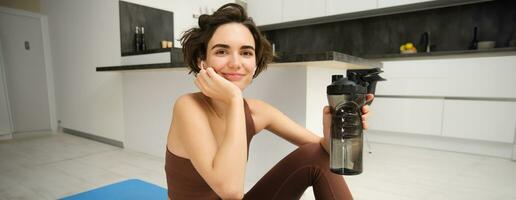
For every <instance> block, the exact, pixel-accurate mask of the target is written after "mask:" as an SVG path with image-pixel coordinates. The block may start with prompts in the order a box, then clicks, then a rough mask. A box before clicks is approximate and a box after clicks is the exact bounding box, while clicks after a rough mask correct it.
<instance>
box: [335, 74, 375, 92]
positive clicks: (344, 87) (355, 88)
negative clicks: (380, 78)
mask: <svg viewBox="0 0 516 200" xmlns="http://www.w3.org/2000/svg"><path fill="white" fill-rule="evenodd" d="M334 79H335V80H334ZM357 93H358V94H365V93H367V88H366V87H364V86H362V85H359V84H357V83H355V82H353V81H350V80H348V79H347V78H345V77H343V76H342V75H333V76H332V83H331V84H330V85H328V87H326V94H328V95H341V94H357Z"/></svg>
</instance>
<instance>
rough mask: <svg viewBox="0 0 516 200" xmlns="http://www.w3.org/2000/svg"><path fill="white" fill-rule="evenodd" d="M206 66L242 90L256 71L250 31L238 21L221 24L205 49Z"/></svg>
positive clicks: (253, 45)
mask: <svg viewBox="0 0 516 200" xmlns="http://www.w3.org/2000/svg"><path fill="white" fill-rule="evenodd" d="M206 51H207V57H206V66H207V67H212V68H213V69H214V70H215V72H217V73H218V74H219V75H221V76H222V77H224V78H225V79H226V80H228V81H230V82H232V83H233V84H235V85H236V86H238V87H239V88H240V89H241V90H244V88H246V87H247V86H248V85H249V84H250V83H251V81H252V80H253V75H254V73H255V71H256V57H255V43H254V38H253V35H252V34H251V31H249V29H248V28H247V27H245V26H244V25H242V24H239V23H228V24H224V25H221V26H219V27H218V28H217V30H215V33H214V34H213V36H212V38H211V40H210V41H209V42H208V47H207V49H206Z"/></svg>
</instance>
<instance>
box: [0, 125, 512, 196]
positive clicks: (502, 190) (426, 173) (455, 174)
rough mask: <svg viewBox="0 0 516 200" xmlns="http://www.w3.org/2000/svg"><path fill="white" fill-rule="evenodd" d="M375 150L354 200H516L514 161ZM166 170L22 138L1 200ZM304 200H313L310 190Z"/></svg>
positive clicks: (61, 140)
mask: <svg viewBox="0 0 516 200" xmlns="http://www.w3.org/2000/svg"><path fill="white" fill-rule="evenodd" d="M372 148H373V153H372V154H367V155H365V156H364V159H365V161H364V162H365V168H364V173H363V174H361V175H358V176H350V177H346V181H347V182H348V185H349V187H350V189H351V191H352V192H353V194H354V197H355V199H358V200H378V199H382V200H391V199H392V200H405V199H407V200H409V199H410V200H426V199H428V200H430V199H431V200H439V199H442V200H455V199H465V200H466V199H467V200H472V199H479V200H480V199H482V200H486V199H488V200H514V199H516V162H513V161H509V160H506V159H500V158H493V157H485V156H477V155H469V154H460V153H452V152H443V151H435V150H429V149H419V148H412V147H405V146H397V145H386V144H374V143H373V144H372ZM163 166H164V161H163V158H160V157H155V156H150V155H146V154H142V153H138V152H133V151H129V150H125V149H120V148H116V147H112V146H109V145H105V144H101V143H98V142H94V141H91V140H88V139H83V138H79V137H75V136H72V135H68V134H37V135H34V134H31V135H23V134H20V135H16V138H15V139H13V140H9V141H0V199H1V200H4V199H9V200H11V199H13V200H14V199H16V200H18V199H20V200H21V199H30V200H33V199H38V200H44V199H56V198H61V197H65V196H68V195H71V194H75V193H79V192H83V191H86V190H89V189H92V188H96V187H99V186H103V185H107V184H110V183H113V182H117V181H121V180H126V179H130V178H138V179H141V180H145V181H148V182H151V183H155V184H157V185H160V186H162V187H165V188H166V179H165V174H164V170H163ZM253 184H254V183H247V185H246V190H248V189H249V188H250V187H251V186H252V185H253ZM302 199H304V200H308V199H314V198H313V195H312V194H311V190H310V189H309V190H307V192H306V193H305V195H304V196H303V198H302Z"/></svg>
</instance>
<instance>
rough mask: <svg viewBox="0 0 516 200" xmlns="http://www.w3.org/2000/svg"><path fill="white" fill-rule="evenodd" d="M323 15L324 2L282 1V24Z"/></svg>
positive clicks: (307, 0) (306, 0)
mask: <svg viewBox="0 0 516 200" xmlns="http://www.w3.org/2000/svg"><path fill="white" fill-rule="evenodd" d="M325 15H326V2H325V1H321V0H283V22H288V21H296V20H303V19H309V18H316V17H323V16H325Z"/></svg>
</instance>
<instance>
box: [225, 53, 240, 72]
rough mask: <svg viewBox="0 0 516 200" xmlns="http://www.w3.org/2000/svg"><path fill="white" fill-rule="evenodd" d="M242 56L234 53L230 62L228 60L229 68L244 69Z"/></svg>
mask: <svg viewBox="0 0 516 200" xmlns="http://www.w3.org/2000/svg"><path fill="white" fill-rule="evenodd" d="M240 59H241V58H240V54H238V53H233V54H231V56H230V58H229V60H228V65H227V66H228V67H229V68H234V69H240V67H242V61H241V60H240Z"/></svg>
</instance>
